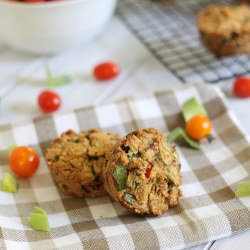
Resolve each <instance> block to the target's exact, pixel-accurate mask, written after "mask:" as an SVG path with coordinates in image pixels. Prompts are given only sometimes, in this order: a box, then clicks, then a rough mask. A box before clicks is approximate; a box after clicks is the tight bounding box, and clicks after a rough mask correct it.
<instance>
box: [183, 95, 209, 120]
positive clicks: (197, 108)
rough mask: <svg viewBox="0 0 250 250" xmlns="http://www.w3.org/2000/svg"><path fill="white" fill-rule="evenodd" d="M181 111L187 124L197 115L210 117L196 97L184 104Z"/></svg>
mask: <svg viewBox="0 0 250 250" xmlns="http://www.w3.org/2000/svg"><path fill="white" fill-rule="evenodd" d="M181 110H182V114H183V116H184V119H185V121H186V122H187V121H188V120H189V119H190V118H192V117H193V116H195V115H204V116H208V115H207V111H206V109H205V108H204V107H203V105H201V104H200V103H199V102H198V101H197V100H196V99H195V98H194V97H192V98H190V99H188V100H187V101H186V102H184V103H183V105H182V107H181Z"/></svg>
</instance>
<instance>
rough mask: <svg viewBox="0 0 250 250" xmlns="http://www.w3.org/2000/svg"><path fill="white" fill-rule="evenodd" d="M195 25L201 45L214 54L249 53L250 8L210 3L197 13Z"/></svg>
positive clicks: (219, 55)
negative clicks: (210, 4)
mask: <svg viewBox="0 0 250 250" xmlns="http://www.w3.org/2000/svg"><path fill="white" fill-rule="evenodd" d="M197 26H198V30H199V32H200V36H201V40H202V43H203V45H204V46H205V47H206V48H207V49H208V50H209V51H210V52H212V53H214V54H215V55H216V56H218V57H221V56H229V55H235V54H250V9H249V7H247V6H245V5H242V6H226V5H212V6H208V7H206V8H205V9H202V10H201V11H200V12H199V13H198V18H197Z"/></svg>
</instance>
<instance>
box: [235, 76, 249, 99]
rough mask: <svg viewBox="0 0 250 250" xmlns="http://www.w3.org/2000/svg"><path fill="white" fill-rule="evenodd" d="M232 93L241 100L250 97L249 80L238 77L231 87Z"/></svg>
mask: <svg viewBox="0 0 250 250" xmlns="http://www.w3.org/2000/svg"><path fill="white" fill-rule="evenodd" d="M233 92H234V94H235V95H236V96H238V97H241V98H246V97H250V78H246V77H239V78H237V79H236V80H235V82H234V85H233Z"/></svg>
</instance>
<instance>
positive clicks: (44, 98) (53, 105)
mask: <svg viewBox="0 0 250 250" xmlns="http://www.w3.org/2000/svg"><path fill="white" fill-rule="evenodd" d="M61 103H62V101H61V98H60V96H59V95H58V94H57V93H54V92H52V91H49V90H46V91H43V92H42V93H40V95H39V96H38V105H39V107H40V108H41V110H42V111H43V112H45V113H50V112H54V111H56V110H58V109H59V107H60V106H61Z"/></svg>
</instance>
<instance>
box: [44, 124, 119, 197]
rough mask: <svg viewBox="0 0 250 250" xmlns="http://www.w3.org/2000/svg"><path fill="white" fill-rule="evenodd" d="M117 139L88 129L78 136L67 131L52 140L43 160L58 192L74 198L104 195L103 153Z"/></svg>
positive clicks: (116, 136) (113, 135)
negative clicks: (101, 179) (102, 177)
mask: <svg viewBox="0 0 250 250" xmlns="http://www.w3.org/2000/svg"><path fill="white" fill-rule="evenodd" d="M118 138H119V137H118V135H115V134H111V133H107V132H104V131H101V130H97V129H91V130H89V131H86V132H84V131H82V132H80V133H76V132H74V131H73V130H68V131H67V132H65V133H63V134H62V135H61V136H60V138H57V139H56V140H54V141H53V142H52V143H51V146H50V148H48V149H47V151H46V155H45V158H46V161H47V164H48V167H49V169H50V171H51V174H52V176H53V178H54V181H55V183H56V184H57V186H58V187H59V189H60V190H61V191H62V192H63V193H64V194H66V195H72V196H75V197H84V196H87V197H96V196H102V195H104V194H105V191H104V189H103V186H102V183H101V181H100V174H101V171H102V167H103V165H104V162H105V154H106V153H107V152H108V151H109V150H110V149H111V148H112V147H113V146H114V144H115V143H116V142H117V140H118Z"/></svg>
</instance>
